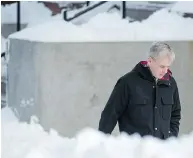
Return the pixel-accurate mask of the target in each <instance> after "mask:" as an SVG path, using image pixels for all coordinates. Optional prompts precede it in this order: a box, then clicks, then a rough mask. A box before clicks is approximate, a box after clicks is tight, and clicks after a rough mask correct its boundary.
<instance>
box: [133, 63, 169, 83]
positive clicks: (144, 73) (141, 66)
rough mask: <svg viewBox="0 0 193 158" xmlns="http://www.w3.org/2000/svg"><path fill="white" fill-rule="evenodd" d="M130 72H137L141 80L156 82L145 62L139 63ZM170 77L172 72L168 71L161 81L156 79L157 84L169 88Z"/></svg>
mask: <svg viewBox="0 0 193 158" xmlns="http://www.w3.org/2000/svg"><path fill="white" fill-rule="evenodd" d="M132 71H137V72H138V73H139V75H140V76H141V77H142V78H144V79H146V80H149V81H151V82H155V80H156V79H155V77H154V76H153V75H152V73H151V71H150V69H149V67H148V65H147V61H140V62H139V63H138V64H137V65H136V66H135V67H134V69H133V70H132ZM171 76H172V72H171V71H170V70H169V69H168V72H167V73H166V74H165V75H164V76H163V77H162V78H161V79H158V82H157V84H158V85H160V84H165V85H167V86H170V84H171V82H170V78H171Z"/></svg>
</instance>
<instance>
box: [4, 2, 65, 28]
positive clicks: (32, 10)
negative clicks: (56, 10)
mask: <svg viewBox="0 0 193 158" xmlns="http://www.w3.org/2000/svg"><path fill="white" fill-rule="evenodd" d="M20 5H21V6H20V9H21V23H22V24H29V25H30V26H32V25H36V24H40V23H43V22H46V21H50V20H53V19H62V18H63V17H62V14H58V15H56V16H51V14H52V13H51V11H50V10H49V9H48V8H46V7H45V6H44V5H43V4H42V3H37V2H21V3H20ZM16 8H17V4H15V3H14V4H10V5H6V6H5V7H3V6H1V23H3V24H4V23H16V20H17V15H16V13H17V10H16Z"/></svg>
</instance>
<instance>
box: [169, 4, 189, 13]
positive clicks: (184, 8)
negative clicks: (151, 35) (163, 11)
mask: <svg viewBox="0 0 193 158" xmlns="http://www.w3.org/2000/svg"><path fill="white" fill-rule="evenodd" d="M171 10H172V11H178V12H182V13H193V1H180V2H177V3H176V4H175V5H174V6H173V7H172V8H171Z"/></svg>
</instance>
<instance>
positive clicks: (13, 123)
mask: <svg viewBox="0 0 193 158" xmlns="http://www.w3.org/2000/svg"><path fill="white" fill-rule="evenodd" d="M1 115H2V117H1V118H2V128H1V132H2V135H1V139H2V146H1V149H2V150H1V151H2V153H1V154H2V157H3V158H64V157H65V158H91V157H92V158H118V157H121V158H142V157H143V158H191V157H193V150H192V146H193V133H190V134H189V135H184V136H181V137H179V138H178V139H175V138H172V139H169V140H167V141H161V140H159V139H156V138H153V137H150V136H149V137H144V138H143V139H142V138H141V137H140V136H139V135H137V134H135V135H132V136H128V135H126V134H125V133H122V134H120V135H118V136H108V135H105V134H103V133H100V132H98V131H96V130H94V129H91V128H85V129H82V130H80V131H77V135H75V136H74V137H72V138H68V137H62V136H61V135H59V134H58V133H57V131H55V130H54V129H51V130H50V131H49V132H45V131H44V130H43V128H42V127H41V126H40V125H39V124H37V123H36V122H35V121H31V123H30V124H27V123H25V122H22V123H21V122H18V120H17V118H16V117H15V116H14V114H13V112H12V110H11V109H10V108H8V107H5V108H3V109H2V111H1Z"/></svg>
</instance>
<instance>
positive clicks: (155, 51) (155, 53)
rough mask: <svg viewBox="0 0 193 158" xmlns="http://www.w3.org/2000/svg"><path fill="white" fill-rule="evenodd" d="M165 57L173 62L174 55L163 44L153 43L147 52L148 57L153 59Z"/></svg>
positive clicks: (170, 49)
mask: <svg viewBox="0 0 193 158" xmlns="http://www.w3.org/2000/svg"><path fill="white" fill-rule="evenodd" d="M166 55H167V56H168V57H170V59H171V60H172V62H173V61H174V60H175V53H174V52H173V50H172V48H171V47H170V46H169V45H168V44H166V43H164V42H154V43H153V44H152V46H151V47H150V50H149V52H148V56H149V57H152V58H154V59H157V58H158V57H161V56H166Z"/></svg>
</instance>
